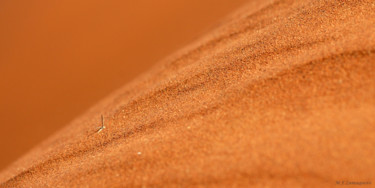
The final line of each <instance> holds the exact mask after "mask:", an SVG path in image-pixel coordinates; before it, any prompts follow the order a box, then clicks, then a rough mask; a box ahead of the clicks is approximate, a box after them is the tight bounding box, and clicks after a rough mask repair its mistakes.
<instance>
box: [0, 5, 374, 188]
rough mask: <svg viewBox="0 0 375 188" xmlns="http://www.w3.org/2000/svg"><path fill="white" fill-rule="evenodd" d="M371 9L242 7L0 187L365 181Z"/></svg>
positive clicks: (370, 151)
mask: <svg viewBox="0 0 375 188" xmlns="http://www.w3.org/2000/svg"><path fill="white" fill-rule="evenodd" d="M374 9H375V3H374V1H333V0H327V1H316V0H310V1H309V0H305V1H292V0H281V1H261V0H258V1H253V2H251V3H249V5H248V6H246V7H243V9H241V10H240V11H239V12H236V13H234V14H233V15H232V16H230V17H229V18H228V20H226V22H223V23H222V25H220V26H219V27H218V28H217V29H215V30H214V31H212V32H211V33H209V34H208V35H206V36H204V37H202V38H201V39H200V40H198V41H196V42H194V43H192V44H191V45H190V46H188V47H186V49H183V50H181V51H179V52H177V53H176V54H174V55H173V56H171V57H168V58H167V59H166V60H164V61H163V62H160V63H159V64H158V65H157V66H156V67H154V68H153V69H152V70H150V71H149V72H147V73H145V74H143V75H142V76H140V77H139V78H138V79H136V80H134V81H133V82H131V83H129V84H127V85H125V86H124V87H123V88H121V89H119V90H118V91H116V92H114V93H113V94H112V95H111V96H109V97H108V98H106V99H104V100H103V101H100V103H98V104H97V105H96V106H95V107H93V108H91V109H90V110H89V111H88V112H87V113H86V114H84V115H83V116H81V117H79V118H77V119H76V120H75V121H74V122H72V123H71V124H69V125H67V127H66V128H65V129H64V130H62V131H60V132H58V133H57V134H55V135H53V136H52V137H51V138H49V139H48V140H46V141H45V142H44V143H42V144H41V145H40V146H39V147H37V148H35V149H34V150H33V151H31V152H30V153H29V154H27V155H26V156H24V157H23V158H21V159H20V160H18V161H17V162H16V163H14V164H13V165H12V166H11V167H9V168H8V169H6V170H5V171H3V172H2V173H1V174H0V185H1V186H2V187H41V186H53V187H56V186H57V187H79V186H82V185H87V186H89V187H119V186H145V187H161V186H178V185H180V186H191V187H196V186H205V187H206V186H208V187H210V186H212V187H216V186H222V187H228V186H238V187H243V186H249V185H252V186H256V187H264V186H272V187H293V186H296V187H300V186H302V187H332V186H334V185H336V184H337V182H341V181H344V180H348V181H356V182H371V181H374V178H375V168H374V167H375V160H374V156H375V148H374V147H373V146H374V145H375V137H374V132H375V126H374V125H375V73H374V70H375V11H374ZM101 114H103V115H104V117H105V126H106V128H105V129H103V130H102V131H101V132H100V133H97V132H96V131H97V128H98V127H100V126H101V121H100V115H101ZM372 183H375V182H372Z"/></svg>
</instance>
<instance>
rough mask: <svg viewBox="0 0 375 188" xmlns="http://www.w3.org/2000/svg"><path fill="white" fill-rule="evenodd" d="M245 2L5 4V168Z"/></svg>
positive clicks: (1, 136)
mask: <svg viewBox="0 0 375 188" xmlns="http://www.w3.org/2000/svg"><path fill="white" fill-rule="evenodd" d="M245 1H246V0H157V1H155V0H136V1H132V0H106V1H102V0H34V1H29V0H11V1H10V0H9V1H0V78H1V79H0V91H1V92H0V117H1V118H0V119H1V131H0V151H1V157H0V169H3V168H4V167H5V166H6V165H8V164H9V163H11V162H12V161H14V160H16V159H17V158H18V157H20V156H21V155H22V154H24V153H25V152H27V151H28V150H29V149H30V148H31V147H33V146H34V145H36V144H38V143H39V142H41V141H42V140H43V139H45V138H46V137H47V136H48V135H50V134H51V133H53V132H54V131H56V130H58V129H60V128H61V127H63V126H64V125H65V124H67V123H69V121H71V120H72V119H73V118H74V117H76V116H78V115H80V114H82V113H83V112H84V111H85V110H86V109H88V108H89V107H90V106H92V105H94V104H95V102H96V101H98V100H100V99H101V98H103V97H105V96H106V95H108V94H109V93H110V92H111V91H113V90H114V89H116V88H119V87H120V86H122V85H123V84H125V83H126V82H128V81H129V80H131V79H133V78H134V77H135V76H137V75H138V74H139V73H141V72H143V71H145V70H147V69H148V68H149V67H150V66H152V65H153V64H154V63H155V62H157V61H158V60H160V59H162V58H164V57H165V56H167V55H169V54H170V53H173V52H174V51H176V50H177V49H179V48H180V47H182V46H183V45H185V44H187V43H188V42H190V41H192V40H193V39H194V38H196V37H197V36H199V35H201V34H203V33H204V32H205V31H207V30H208V29H209V28H212V26H213V25H215V24H216V23H217V22H218V21H219V20H220V19H221V18H223V17H224V16H225V15H227V14H229V13H230V12H232V11H233V10H234V9H236V8H237V7H239V6H240V5H241V4H243V3H245Z"/></svg>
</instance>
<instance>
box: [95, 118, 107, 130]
mask: <svg viewBox="0 0 375 188" xmlns="http://www.w3.org/2000/svg"><path fill="white" fill-rule="evenodd" d="M101 117H102V126H101V127H99V129H98V130H97V131H96V133H100V132H101V131H102V130H103V129H105V126H104V117H103V115H101Z"/></svg>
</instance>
